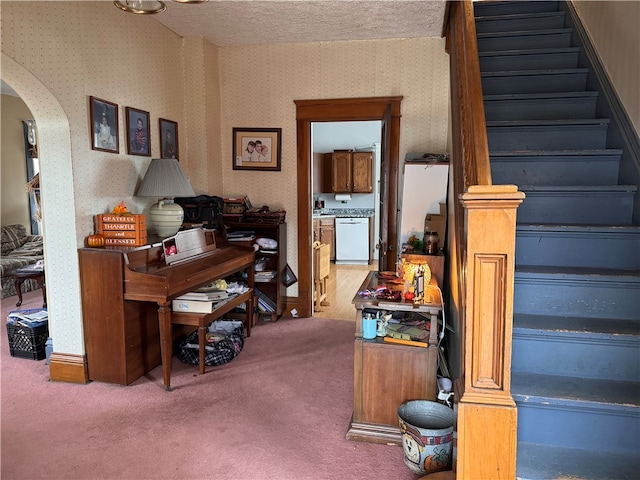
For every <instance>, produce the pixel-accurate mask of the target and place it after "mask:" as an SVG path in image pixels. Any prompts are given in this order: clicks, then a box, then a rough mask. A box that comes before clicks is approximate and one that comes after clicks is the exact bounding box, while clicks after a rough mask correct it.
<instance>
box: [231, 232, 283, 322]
mask: <svg viewBox="0 0 640 480" xmlns="http://www.w3.org/2000/svg"><path fill="white" fill-rule="evenodd" d="M245 230H246V231H249V230H250V231H253V232H254V233H255V235H256V240H257V239H258V238H270V239H273V240H275V241H277V242H278V248H277V249H276V251H275V252H274V253H265V252H264V251H261V250H258V251H256V262H258V261H260V260H261V259H266V266H265V268H264V270H265V271H267V270H271V271H275V272H276V275H275V277H274V278H273V279H272V280H270V281H268V282H261V281H256V282H255V288H257V289H259V290H260V291H261V292H263V293H264V294H265V295H267V296H268V297H269V298H270V299H271V300H272V301H273V303H274V304H275V305H276V310H275V312H273V313H272V314H271V315H268V316H269V317H270V320H271V321H272V322H276V321H277V320H278V318H280V317H281V316H282V313H283V312H284V298H285V295H286V289H287V287H286V286H285V285H284V281H283V275H284V270H285V267H286V266H287V224H286V223H266V222H265V223H255V222H254V223H250V222H238V223H233V224H229V225H227V231H228V232H234V231H245ZM234 243H235V242H234ZM250 243H251V244H253V243H255V240H254V241H252V242H250ZM254 305H255V306H256V307H257V305H258V299H257V298H255V300H254ZM258 314H259V315H262V316H264V315H267V314H265V313H263V312H260V311H258Z"/></svg>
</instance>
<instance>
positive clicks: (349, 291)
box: [313, 263, 377, 321]
mask: <svg viewBox="0 0 640 480" xmlns="http://www.w3.org/2000/svg"><path fill="white" fill-rule="evenodd" d="M376 269H377V263H374V264H372V265H335V264H333V263H332V264H331V272H330V273H329V279H328V281H327V300H328V301H329V302H330V303H331V305H330V306H321V307H320V308H319V309H315V311H314V313H313V316H314V317H321V318H332V319H335V320H352V321H355V319H356V310H355V307H354V306H353V304H352V303H351V301H352V300H353V297H354V295H355V294H356V293H357V291H358V288H360V286H361V285H362V282H363V281H364V279H365V277H366V276H367V274H368V273H369V271H370V270H376Z"/></svg>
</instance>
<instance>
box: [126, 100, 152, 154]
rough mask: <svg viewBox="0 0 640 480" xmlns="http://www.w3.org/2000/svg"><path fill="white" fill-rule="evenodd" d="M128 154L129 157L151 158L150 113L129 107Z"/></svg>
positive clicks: (127, 115)
mask: <svg viewBox="0 0 640 480" xmlns="http://www.w3.org/2000/svg"><path fill="white" fill-rule="evenodd" d="M125 111H126V118H127V153H128V154H129V155H141V156H144V157H150V156H151V142H150V141H149V138H150V128H149V112H145V111H144V110H138V109H136V108H131V107H127V108H126V109H125Z"/></svg>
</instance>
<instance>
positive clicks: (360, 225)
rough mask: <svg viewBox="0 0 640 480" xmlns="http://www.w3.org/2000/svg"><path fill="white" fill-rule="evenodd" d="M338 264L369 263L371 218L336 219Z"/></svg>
mask: <svg viewBox="0 0 640 480" xmlns="http://www.w3.org/2000/svg"><path fill="white" fill-rule="evenodd" d="M336 263H337V264H340V263H342V264H355V265H366V264H368V263H369V218H359V217H349V218H339V217H338V218H336Z"/></svg>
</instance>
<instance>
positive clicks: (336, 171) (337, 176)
mask: <svg viewBox="0 0 640 480" xmlns="http://www.w3.org/2000/svg"><path fill="white" fill-rule="evenodd" d="M351 181H352V177H351V152H349V151H344V150H342V151H341V150H336V151H335V152H333V162H332V182H331V187H332V189H333V193H351V191H352V190H351V189H352V183H351Z"/></svg>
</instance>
